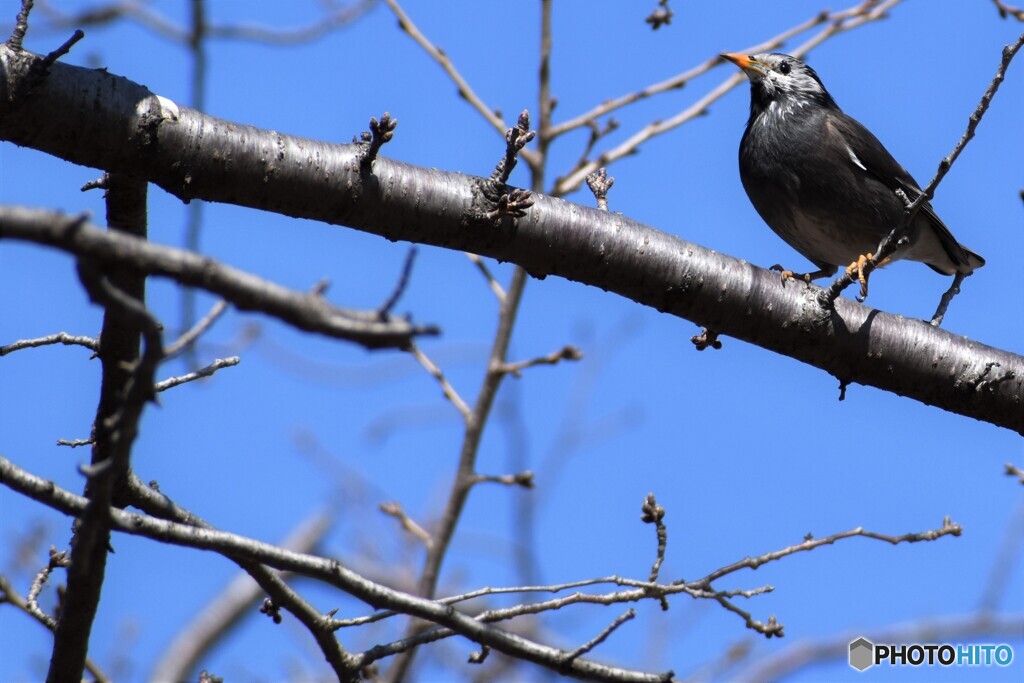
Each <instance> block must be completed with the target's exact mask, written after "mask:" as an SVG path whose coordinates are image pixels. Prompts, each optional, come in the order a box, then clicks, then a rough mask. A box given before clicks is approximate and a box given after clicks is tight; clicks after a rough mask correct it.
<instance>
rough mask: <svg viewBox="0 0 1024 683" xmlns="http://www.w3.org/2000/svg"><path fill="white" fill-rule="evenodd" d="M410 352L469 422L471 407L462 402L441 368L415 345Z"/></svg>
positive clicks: (411, 345)
mask: <svg viewBox="0 0 1024 683" xmlns="http://www.w3.org/2000/svg"><path fill="white" fill-rule="evenodd" d="M408 350H409V353H411V354H412V355H413V358H415V359H416V360H417V361H419V363H420V365H422V366H423V367H424V369H426V371H427V372H429V373H430V376H431V377H433V378H434V379H436V380H437V383H438V384H440V385H441V391H443V392H444V397H445V398H447V399H448V400H449V401H451V402H452V405H454V406H455V409H456V410H458V411H459V414H460V415H462V419H463V420H468V419H469V418H470V415H471V413H472V412H473V411H472V410H471V409H470V407H469V405H467V404H466V402H465V401H463V400H462V397H461V396H459V392H457V391H455V387H453V386H452V385H451V383H450V382H449V381H448V378H446V377H445V376H444V373H443V372H442V371H441V368H439V367H437V365H436V364H435V363H434V361H432V360H430V358H429V357H428V356H427V354H425V353H423V351H421V350H420V347H418V346H416V345H415V344H410V345H409V349H408Z"/></svg>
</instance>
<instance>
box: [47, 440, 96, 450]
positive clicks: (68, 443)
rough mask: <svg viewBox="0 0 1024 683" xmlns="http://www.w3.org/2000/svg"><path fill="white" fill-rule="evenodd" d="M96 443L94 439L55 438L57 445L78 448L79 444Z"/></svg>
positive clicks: (89, 444) (88, 444)
mask: <svg viewBox="0 0 1024 683" xmlns="http://www.w3.org/2000/svg"><path fill="white" fill-rule="evenodd" d="M94 443H96V440H95V439H92V438H89V439H57V445H58V446H70V447H71V448H78V447H79V446H91V445H92V444H94Z"/></svg>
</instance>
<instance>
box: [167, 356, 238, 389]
mask: <svg viewBox="0 0 1024 683" xmlns="http://www.w3.org/2000/svg"><path fill="white" fill-rule="evenodd" d="M240 362H241V359H240V358H239V357H238V356H231V357H230V358H218V359H217V360H215V361H213V362H212V363H210V364H209V365H207V366H206V367H205V368H200V369H199V370H195V371H193V372H189V373H187V374H184V375H179V376H178V377H170V378H168V379H165V380H163V381H161V382H157V383H156V384H155V385H153V391H156V392H161V391H167V390H168V389H173V388H174V387H176V386H179V385H182V384H186V383H188V382H194V381H196V380H197V379H202V378H204V377H210V376H211V375H213V373H215V372H217V371H218V370H220V369H221V368H230V367H234V366H235V365H238V364H239V363H240Z"/></svg>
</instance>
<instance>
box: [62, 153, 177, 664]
mask: <svg viewBox="0 0 1024 683" xmlns="http://www.w3.org/2000/svg"><path fill="white" fill-rule="evenodd" d="M146 196H147V185H146V182H145V181H143V180H140V179H138V178H135V177H132V176H129V175H127V174H122V173H111V174H109V175H108V176H107V196H106V201H107V222H108V223H109V224H110V229H111V231H112V232H121V233H125V234H126V235H131V236H132V237H133V238H134V239H136V240H138V241H145V239H146ZM78 271H79V277H80V279H81V280H82V284H83V285H84V286H85V288H86V289H87V290H88V292H89V297H90V298H91V299H93V300H94V301H96V303H99V304H101V305H102V306H104V309H105V310H104V313H103V328H102V330H101V331H100V340H99V347H100V348H99V351H98V355H99V357H100V361H101V362H102V364H103V373H102V381H101V384H100V400H99V405H98V406H97V408H96V418H95V421H94V422H93V428H92V439H93V446H92V461H91V464H90V470H89V475H90V476H89V479H88V481H87V482H86V486H85V497H86V498H88V499H89V505H88V508H87V511H86V514H84V515H83V516H82V517H81V518H80V519H79V521H78V523H77V524H76V526H75V533H74V536H73V538H72V539H71V566H70V567H69V568H68V583H67V591H66V593H65V596H64V602H63V605H62V607H61V611H60V615H59V617H58V620H57V628H56V630H55V631H54V638H53V654H52V656H51V657H50V668H49V671H48V672H47V675H46V680H47V681H48V683H59V682H60V681H78V680H81V679H82V671H83V670H84V668H85V660H86V654H87V653H88V650H89V635H90V633H91V631H92V624H93V620H94V619H95V617H96V610H97V609H98V608H99V601H100V592H101V591H102V589H103V578H104V575H105V572H106V566H107V553H108V551H109V549H110V522H109V519H108V517H107V511H108V509H109V507H110V506H111V505H118V504H120V498H121V497H120V495H119V491H120V488H121V487H122V486H123V484H124V478H125V475H126V474H127V472H128V464H129V458H130V455H131V448H132V444H133V443H134V441H135V437H136V435H137V433H138V423H139V418H140V417H141V415H142V409H143V407H144V406H145V403H146V401H147V400H149V398H151V397H152V393H153V389H152V387H153V373H154V372H155V371H156V366H157V363H159V362H160V360H161V358H162V357H163V343H162V341H161V339H160V333H159V331H157V330H156V322H155V320H153V318H151V317H150V316H149V314H148V312H147V311H146V310H145V296H146V276H145V274H140V273H138V272H134V271H132V270H130V269H128V268H125V267H123V266H115V267H113V268H109V269H107V270H106V272H102V273H101V272H100V271H99V270H98V269H97V268H96V263H95V262H92V261H88V260H86V259H79V262H78ZM143 336H145V338H146V353H145V354H144V355H142V356H141V357H140V355H139V340H140V338H141V337H143Z"/></svg>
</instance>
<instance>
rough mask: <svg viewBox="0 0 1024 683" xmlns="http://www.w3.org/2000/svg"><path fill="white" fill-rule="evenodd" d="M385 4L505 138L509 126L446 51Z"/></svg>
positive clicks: (392, 4) (390, 1) (393, 1)
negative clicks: (478, 93) (468, 80)
mask: <svg viewBox="0 0 1024 683" xmlns="http://www.w3.org/2000/svg"><path fill="white" fill-rule="evenodd" d="M384 2H385V3H386V4H387V6H388V7H390V8H391V11H392V12H394V13H395V16H396V17H397V18H398V25H399V27H400V28H401V29H402V30H403V31H405V32H406V33H407V34H409V37H410V38H412V39H413V40H415V41H416V42H417V43H418V44H419V45H420V47H422V48H423V49H424V50H425V51H426V53H427V54H428V55H430V57H431V58H432V59H433V60H434V61H435V62H437V63H438V65H439V66H440V67H441V68H442V69H444V72H445V73H446V74H448V77H449V78H451V79H452V82H454V83H455V85H456V87H457V88H458V90H459V97H461V98H462V99H464V100H466V101H467V102H469V104H470V105H471V106H472V107H473V108H474V109H476V110H477V111H478V112H479V113H480V115H481V116H483V117H484V120H485V121H487V123H489V124H491V127H492V128H494V129H495V130H496V131H498V133H499V134H500V135H502V136H504V135H505V131H506V129H507V128H508V126H506V125H505V121H504V120H502V118H501V116H500V115H499V114H498V113H497V111H495V110H494V109H492V108H491V107H489V106H487V104H486V103H485V102H484V101H483V100H482V99H481V98H480V96H479V95H477V94H476V91H475V90H473V88H472V87H471V86H470V85H469V83H468V82H467V81H466V79H465V78H463V76H462V74H461V73H459V70H458V69H456V68H455V64H454V63H453V62H452V60H451V59H450V58H449V57H448V55H447V54H446V53H445V51H444V50H442V49H441V48H439V47H438V46H437V45H435V44H434V43H432V42H431V41H430V39H429V38H427V37H426V35H424V33H423V32H422V31H421V30H420V29H419V27H418V26H416V24H415V23H414V22H413V20H412V19H411V18H409V15H408V14H406V13H405V10H403V9H402V7H401V5H399V4H398V2H396V0H384ZM522 156H523V158H524V159H526V160H527V162H528V163H529V164H530V165H531V166H533V164H534V160H533V158H532V155H531V154H530V152H529V150H523V152H522Z"/></svg>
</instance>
